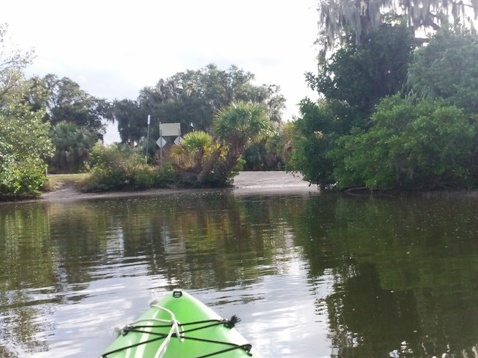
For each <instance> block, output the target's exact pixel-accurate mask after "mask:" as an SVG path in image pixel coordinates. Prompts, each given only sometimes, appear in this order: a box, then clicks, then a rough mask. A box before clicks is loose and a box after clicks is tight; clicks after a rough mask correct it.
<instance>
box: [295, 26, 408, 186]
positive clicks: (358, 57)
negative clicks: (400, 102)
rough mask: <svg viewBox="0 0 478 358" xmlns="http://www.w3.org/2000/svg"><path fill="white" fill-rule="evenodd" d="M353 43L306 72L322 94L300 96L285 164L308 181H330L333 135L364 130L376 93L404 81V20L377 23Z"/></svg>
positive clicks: (395, 89)
mask: <svg viewBox="0 0 478 358" xmlns="http://www.w3.org/2000/svg"><path fill="white" fill-rule="evenodd" d="M366 38H367V41H365V42H364V43H363V44H356V43H355V41H354V40H353V36H351V37H349V38H348V42H347V44H346V45H345V46H344V47H343V48H341V49H339V50H338V51H337V52H336V53H335V54H334V55H333V56H332V57H331V59H330V61H329V62H328V63H326V64H325V65H324V66H322V67H321V68H320V70H319V74H318V75H317V76H316V75H313V74H310V73H309V74H308V75H307V81H308V83H309V86H310V87H311V88H312V89H314V90H317V91H318V92H319V94H320V95H321V99H320V100H319V102H318V103H314V102H312V101H310V100H309V99H305V100H303V101H301V103H300V111H301V115H300V117H299V118H298V119H297V120H296V121H295V122H294V127H295V135H294V137H293V141H292V143H291V147H292V148H293V151H292V158H291V162H290V163H289V165H288V167H289V168H294V169H296V170H299V171H301V172H302V174H303V175H304V178H305V179H306V180H309V181H310V182H311V183H315V184H319V185H321V186H327V185H330V184H334V183H335V181H336V180H335V177H334V162H333V160H332V158H330V157H329V152H330V151H331V150H333V149H334V148H335V145H336V140H337V138H339V137H341V136H343V135H348V134H350V132H351V130H352V129H353V128H355V127H358V128H362V129H367V128H369V127H370V126H371V125H372V124H373V123H372V122H371V121H370V115H371V114H372V112H373V110H374V108H375V106H376V104H377V103H378V102H379V101H380V99H381V98H383V97H385V96H390V95H393V94H395V93H397V92H399V91H400V90H401V89H402V87H403V85H404V84H405V82H406V78H407V69H408V65H409V62H410V61H411V58H412V49H413V38H412V34H411V32H410V31H409V30H408V29H407V28H406V27H405V26H403V25H391V24H382V25H381V26H380V27H379V28H378V29H376V30H373V31H371V32H370V33H368V35H367V37H366Z"/></svg>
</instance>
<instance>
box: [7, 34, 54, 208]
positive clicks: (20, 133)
mask: <svg viewBox="0 0 478 358" xmlns="http://www.w3.org/2000/svg"><path fill="white" fill-rule="evenodd" d="M31 58H32V53H28V52H27V53H24V52H22V51H18V50H13V51H12V52H7V51H6V26H5V25H0V196H1V197H2V199H15V198H21V197H31V196H37V195H39V192H40V189H41V188H42V186H43V184H44V182H45V181H46V165H45V159H46V158H47V157H49V156H51V154H52V150H53V146H52V144H51V141H50V139H49V137H48V132H49V128H50V126H49V124H43V123H42V116H43V114H44V113H43V112H41V111H37V112H34V111H32V108H31V106H30V104H29V103H28V102H26V101H25V100H24V99H25V98H27V97H28V94H29V91H30V90H31V88H30V86H29V85H30V84H29V83H28V81H26V80H25V79H24V75H23V72H22V71H23V69H24V68H25V67H26V65H28V64H29V63H30V61H31Z"/></svg>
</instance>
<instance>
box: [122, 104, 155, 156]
mask: <svg viewBox="0 0 478 358" xmlns="http://www.w3.org/2000/svg"><path fill="white" fill-rule="evenodd" d="M113 114H114V118H115V120H116V122H117V123H118V132H119V134H120V138H121V142H122V143H127V144H129V145H133V144H135V143H136V144H137V143H139V141H140V140H141V139H142V138H145V137H146V136H147V130H148V128H147V126H146V127H145V125H146V124H147V118H148V115H147V114H146V112H145V110H144V108H141V106H140V105H139V103H138V102H137V101H132V100H129V99H123V100H121V101H118V100H116V101H114V103H113ZM155 138H156V137H155ZM155 140H156V139H155ZM152 144H153V143H151V145H150V147H151V148H153V145H152Z"/></svg>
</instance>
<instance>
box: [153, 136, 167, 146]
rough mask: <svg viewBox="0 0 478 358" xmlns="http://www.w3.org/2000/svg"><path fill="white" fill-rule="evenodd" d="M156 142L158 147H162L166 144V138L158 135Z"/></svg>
mask: <svg viewBox="0 0 478 358" xmlns="http://www.w3.org/2000/svg"><path fill="white" fill-rule="evenodd" d="M156 144H157V145H158V147H160V148H163V147H164V146H165V145H166V144H168V142H166V139H164V138H163V137H159V138H158V140H157V141H156Z"/></svg>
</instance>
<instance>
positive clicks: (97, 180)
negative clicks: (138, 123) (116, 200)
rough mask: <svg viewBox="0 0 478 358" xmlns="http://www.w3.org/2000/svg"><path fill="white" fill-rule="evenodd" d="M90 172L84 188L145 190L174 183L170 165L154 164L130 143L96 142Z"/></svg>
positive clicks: (95, 189)
mask: <svg viewBox="0 0 478 358" xmlns="http://www.w3.org/2000/svg"><path fill="white" fill-rule="evenodd" d="M91 165H92V170H91V176H90V178H89V179H88V180H87V182H86V183H85V184H84V188H83V190H85V191H112V190H144V189H149V188H160V187H166V186H168V185H170V184H171V183H173V180H174V179H173V178H174V174H173V171H172V168H171V166H169V165H164V166H162V167H159V168H158V167H152V166H149V165H147V164H146V163H145V161H144V157H143V156H141V154H139V153H138V152H135V151H134V150H132V149H131V148H129V147H127V146H122V145H117V146H110V147H106V148H105V147H103V146H101V145H100V144H97V145H96V146H95V147H94V148H93V151H92V153H91Z"/></svg>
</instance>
